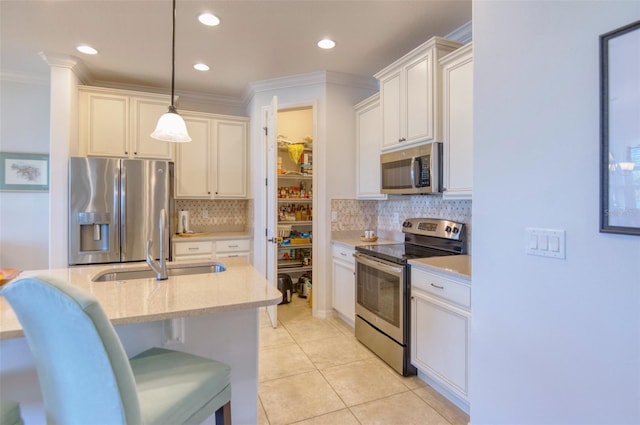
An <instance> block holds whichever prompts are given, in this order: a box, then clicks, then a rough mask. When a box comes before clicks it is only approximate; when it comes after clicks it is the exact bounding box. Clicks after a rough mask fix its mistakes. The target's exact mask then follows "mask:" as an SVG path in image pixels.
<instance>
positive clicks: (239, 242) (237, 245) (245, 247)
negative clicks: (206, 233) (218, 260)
mask: <svg viewBox="0 0 640 425" xmlns="http://www.w3.org/2000/svg"><path fill="white" fill-rule="evenodd" d="M249 250H251V241H250V240H249V239H235V240H228V241H216V253H220V252H240V251H249Z"/></svg>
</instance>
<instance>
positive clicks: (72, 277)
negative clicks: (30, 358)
mask: <svg viewBox="0 0 640 425" xmlns="http://www.w3.org/2000/svg"><path fill="white" fill-rule="evenodd" d="M216 262H222V263H224V264H225V265H226V267H227V270H226V271H224V272H219V273H205V274H196V275H183V276H171V277H169V279H167V280H163V281H157V280H156V279H155V278H149V279H131V280H119V281H110V282H93V281H92V280H91V279H92V277H94V276H95V275H96V274H98V273H100V272H104V271H107V272H109V271H118V270H132V269H133V270H135V269H140V268H141V267H142V268H144V267H145V266H146V264H145V263H133V264H103V265H92V266H75V267H68V268H60V269H47V270H32V271H24V272H22V273H20V275H19V276H18V277H17V278H16V280H19V279H20V278H23V277H28V276H38V275H41V276H52V277H55V278H58V279H62V280H66V281H68V282H70V283H72V284H74V285H78V286H79V287H81V288H83V289H84V290H86V291H88V292H90V293H91V294H92V295H93V296H95V297H96V298H97V299H98V302H100V305H101V306H102V308H103V310H104V311H105V314H106V315H107V317H108V318H109V320H110V321H111V323H112V324H113V325H114V326H118V325H128V324H135V323H144V322H154V321H159V320H165V319H174V318H179V317H191V316H197V315H207V314H215V313H220V312H228V311H236V310H246V309H254V308H258V307H264V306H269V305H275V304H278V303H279V302H280V301H281V300H282V294H281V293H280V292H279V291H278V290H277V289H275V288H273V287H272V286H271V285H270V284H269V282H268V281H267V280H266V279H265V278H264V276H262V275H261V274H260V273H259V272H258V271H257V270H256V269H255V268H254V267H253V266H252V265H250V264H249V263H247V262H246V260H244V259H242V258H224V259H222V260H221V261H220V260H217V261H216ZM175 263H176V264H179V265H180V266H184V265H188V264H192V265H197V264H205V263H211V261H208V262H207V261H204V262H203V261H202V260H200V261H180V262H175ZM168 264H169V265H170V264H172V263H168ZM7 285H11V282H9V283H8V284H7ZM23 335H24V334H23V332H22V327H21V325H20V323H19V322H18V320H17V318H16V316H15V313H14V312H13V310H12V309H11V306H10V305H9V304H8V303H7V301H6V300H5V299H4V298H3V297H2V296H1V294H0V340H2V339H11V338H18V337H22V336H23Z"/></svg>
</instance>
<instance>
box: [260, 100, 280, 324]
mask: <svg viewBox="0 0 640 425" xmlns="http://www.w3.org/2000/svg"><path fill="white" fill-rule="evenodd" d="M263 111H264V112H263V118H262V122H263V132H262V134H263V137H264V143H265V144H266V146H267V184H266V186H265V196H266V200H267V202H266V203H265V204H266V207H267V211H266V217H267V221H266V223H267V229H266V235H267V238H266V240H267V242H266V243H267V246H266V253H267V255H266V256H265V257H266V259H267V264H266V267H265V270H266V271H267V280H268V281H269V282H270V283H271V285H272V286H273V287H276V286H277V284H278V282H277V281H278V264H277V262H278V217H277V215H276V210H277V205H276V203H277V198H276V186H277V184H278V182H277V180H276V178H277V177H276V166H277V157H278V150H277V145H276V140H277V131H278V98H277V97H276V96H274V97H273V100H272V101H271V106H270V107H268V108H264V110H263ZM267 313H268V314H269V318H270V319H271V325H272V326H273V327H274V328H276V327H277V326H278V306H277V305H272V306H268V307H267Z"/></svg>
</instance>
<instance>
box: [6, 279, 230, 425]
mask: <svg viewBox="0 0 640 425" xmlns="http://www.w3.org/2000/svg"><path fill="white" fill-rule="evenodd" d="M2 295H3V296H4V297H5V299H6V300H7V301H8V302H9V304H10V305H11V307H12V308H13V310H14V312H15V313H16V316H17V317H18V320H19V321H20V324H21V325H22V328H23V330H24V333H25V336H26V338H27V341H28V343H29V347H30V348H31V352H32V353H33V356H34V358H35V362H36V367H37V370H38V378H39V381H40V388H41V391H42V396H43V400H44V407H45V411H46V415H47V422H49V423H58V424H87V425H88V424H145V425H146V424H167V425H169V424H171V425H176V424H197V423H202V422H203V421H204V420H205V419H206V418H208V417H209V416H211V415H212V414H214V413H215V415H216V424H222V423H224V424H230V423H231V383H230V376H231V368H230V367H229V366H228V365H226V364H224V363H222V362H219V361H216V360H210V359H206V358H203V357H199V356H195V355H191V354H187V353H182V352H179V351H173V350H167V349H163V348H152V349H150V350H147V351H144V352H143V353H141V354H139V355H137V356H135V357H133V358H132V359H131V360H129V359H127V356H126V353H125V351H124V348H123V347H122V343H121V342H120V339H119V338H118V335H117V334H116V332H115V329H114V328H113V326H112V325H111V322H110V321H109V319H108V318H107V316H106V314H105V313H104V311H103V310H102V307H101V306H100V304H99V303H98V301H97V300H96V298H95V297H94V296H93V295H91V294H89V293H88V292H86V291H84V290H82V289H81V288H79V287H77V286H74V285H72V284H70V283H68V282H64V281H61V280H58V279H55V278H51V277H44V276H40V277H27V278H23V279H20V280H17V281H15V282H12V283H10V284H8V285H7V286H5V288H4V289H3V290H2ZM3 423H4V422H3Z"/></svg>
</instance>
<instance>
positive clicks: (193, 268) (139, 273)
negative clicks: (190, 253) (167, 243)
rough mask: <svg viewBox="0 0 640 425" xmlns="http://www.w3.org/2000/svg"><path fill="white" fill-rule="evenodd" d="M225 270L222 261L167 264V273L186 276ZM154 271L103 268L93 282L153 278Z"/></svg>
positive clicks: (146, 269)
mask: <svg viewBox="0 0 640 425" xmlns="http://www.w3.org/2000/svg"><path fill="white" fill-rule="evenodd" d="M225 270H227V267H226V266H225V265H224V264H222V263H209V264H202V263H200V264H193V265H189V264H187V265H184V264H170V265H168V266H167V273H168V274H169V277H171V276H186V275H191V274H206V273H220V272H223V271H225ZM155 277H156V272H154V271H153V270H151V269H149V268H144V269H142V268H141V269H128V270H105V271H102V272H100V273H98V274H97V275H95V276H94V277H93V278H92V279H91V281H93V282H113V281H115V280H129V279H150V278H155Z"/></svg>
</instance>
